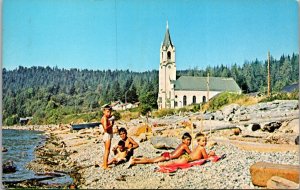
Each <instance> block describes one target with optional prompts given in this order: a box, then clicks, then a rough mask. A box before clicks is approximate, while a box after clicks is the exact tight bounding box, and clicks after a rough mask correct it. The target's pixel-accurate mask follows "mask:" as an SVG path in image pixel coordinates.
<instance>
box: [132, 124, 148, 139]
mask: <svg viewBox="0 0 300 190" xmlns="http://www.w3.org/2000/svg"><path fill="white" fill-rule="evenodd" d="M148 132H152V129H151V127H150V126H149V125H141V126H138V127H136V126H132V127H130V128H129V129H128V136H139V135H140V134H142V133H148Z"/></svg>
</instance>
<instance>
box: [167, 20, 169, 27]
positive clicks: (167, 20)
mask: <svg viewBox="0 0 300 190" xmlns="http://www.w3.org/2000/svg"><path fill="white" fill-rule="evenodd" d="M167 29H169V24H168V20H167Z"/></svg>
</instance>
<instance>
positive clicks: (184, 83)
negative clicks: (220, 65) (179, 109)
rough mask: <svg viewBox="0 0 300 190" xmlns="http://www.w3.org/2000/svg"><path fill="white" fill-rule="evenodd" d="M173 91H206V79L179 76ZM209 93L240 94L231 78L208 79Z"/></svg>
mask: <svg viewBox="0 0 300 190" xmlns="http://www.w3.org/2000/svg"><path fill="white" fill-rule="evenodd" d="M174 84H175V88H174V89H175V90H186V91H206V90H207V77H193V76H181V77H179V78H178V79H177V80H176V81H175V82H174ZM209 91H228V92H240V91H241V89H240V87H239V86H238V84H237V83H236V82H235V80H234V79H233V78H222V77H209Z"/></svg>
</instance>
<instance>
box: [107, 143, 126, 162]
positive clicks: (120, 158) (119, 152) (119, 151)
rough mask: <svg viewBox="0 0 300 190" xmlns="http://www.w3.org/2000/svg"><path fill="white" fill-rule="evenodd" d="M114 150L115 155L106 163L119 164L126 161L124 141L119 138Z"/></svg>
mask: <svg viewBox="0 0 300 190" xmlns="http://www.w3.org/2000/svg"><path fill="white" fill-rule="evenodd" d="M115 151H116V155H115V157H114V158H113V159H112V160H110V161H109V162H108V163H107V165H111V164H120V163H123V162H126V156H127V153H128V150H127V148H126V147H125V142H124V141H122V140H120V141H119V143H118V146H117V148H116V149H115Z"/></svg>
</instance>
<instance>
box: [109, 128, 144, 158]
mask: <svg viewBox="0 0 300 190" xmlns="http://www.w3.org/2000/svg"><path fill="white" fill-rule="evenodd" d="M118 133H119V135H120V138H121V140H122V141H124V142H125V147H126V148H127V151H128V154H127V156H126V161H128V160H129V159H130V157H131V156H133V153H134V152H133V151H134V150H135V149H136V148H138V147H139V144H138V143H137V142H135V141H134V140H133V139H132V138H131V137H128V136H127V130H126V129H125V128H123V127H122V128H120V129H119V130H118ZM116 149H117V147H114V148H113V149H112V151H113V152H114V154H115V155H116V154H117V151H116Z"/></svg>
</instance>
